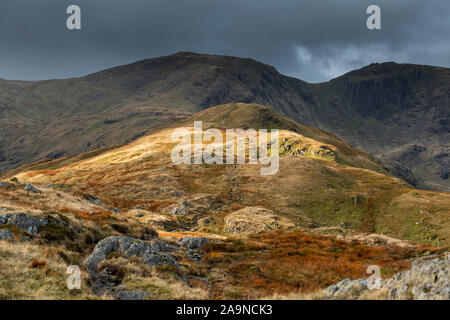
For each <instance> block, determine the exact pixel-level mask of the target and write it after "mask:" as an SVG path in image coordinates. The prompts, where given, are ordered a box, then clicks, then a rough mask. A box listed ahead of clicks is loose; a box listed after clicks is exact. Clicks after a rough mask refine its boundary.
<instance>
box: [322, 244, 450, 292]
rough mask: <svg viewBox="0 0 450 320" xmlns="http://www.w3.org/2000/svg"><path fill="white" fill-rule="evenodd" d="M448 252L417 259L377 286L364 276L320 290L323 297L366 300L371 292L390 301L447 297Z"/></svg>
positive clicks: (449, 286) (449, 271)
mask: <svg viewBox="0 0 450 320" xmlns="http://www.w3.org/2000/svg"><path fill="white" fill-rule="evenodd" d="M449 274H450V254H449V253H447V254H446V256H444V257H443V258H435V259H431V260H425V261H424V260H423V259H422V260H416V261H414V262H413V263H412V267H411V269H410V270H406V271H403V272H399V273H396V274H395V275H394V276H393V277H392V278H390V279H381V282H380V284H381V285H380V289H379V290H378V289H374V290H369V288H368V287H367V280H366V279H358V280H350V279H345V280H342V281H340V282H338V283H336V284H334V285H331V286H329V287H328V288H326V289H325V290H323V292H322V295H323V298H325V299H359V298H362V299H366V298H369V299H370V298H371V294H372V295H373V294H374V295H376V294H377V292H378V296H377V295H376V296H377V298H381V299H389V300H409V299H412V300H450V277H449Z"/></svg>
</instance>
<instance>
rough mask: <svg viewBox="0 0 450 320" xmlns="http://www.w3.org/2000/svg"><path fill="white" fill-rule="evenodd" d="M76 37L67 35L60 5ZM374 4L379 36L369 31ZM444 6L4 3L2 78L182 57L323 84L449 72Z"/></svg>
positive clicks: (240, 1) (263, 0) (237, 1)
mask: <svg viewBox="0 0 450 320" xmlns="http://www.w3.org/2000/svg"><path fill="white" fill-rule="evenodd" d="M70 4H77V5H79V6H80V7H81V10H82V30H81V31H69V30H67V29H66V26H65V21H66V18H67V15H66V13H65V12H66V8H67V6H68V5H70ZM370 4H377V5H379V6H380V7H381V10H382V30H376V31H371V30H368V29H367V28H366V18H367V14H366V13H365V11H366V8H367V7H368V5H370ZM449 15H450V1H448V0H429V1H422V0H385V1H376V0H367V1H366V0H339V1H337V0H226V1H225V0H221V1H218V0H70V1H68V0H52V1H51V0H1V3H0V77H4V78H8V79H48V78H63V77H73V76H80V75H84V74H87V73H90V72H95V71H98V70H100V69H104V68H107V67H111V66H116V65H120V64H125V63H128V62H132V61H135V60H140V59H145V58H149V57H155V56H161V55H167V54H172V53H175V52H178V51H193V52H202V53H214V54H226V55H235V56H241V57H250V58H253V59H256V60H259V61H262V62H265V63H268V64H271V65H274V66H275V67H276V68H277V69H278V70H279V71H280V72H281V73H284V74H287V75H291V76H296V77H299V78H302V79H304V80H307V81H313V82H314V81H323V80H328V79H329V78H331V77H334V76H337V75H340V74H342V73H344V72H347V71H349V70H351V69H354V68H359V67H362V66H364V65H367V64H369V63H372V62H381V61H397V62H408V63H418V64H431V65H440V66H447V67H450V40H449V37H448V34H450V22H449V21H450V19H449Z"/></svg>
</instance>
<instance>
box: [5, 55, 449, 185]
mask: <svg viewBox="0 0 450 320" xmlns="http://www.w3.org/2000/svg"><path fill="white" fill-rule="evenodd" d="M449 74H450V72H449V69H447V68H441V67H429V66H420V65H410V64H400V65H399V64H395V63H392V62H390V63H383V64H372V65H369V66H367V67H364V68H362V69H359V70H354V71H351V72H349V73H347V74H345V75H342V76H340V77H338V78H335V79H332V80H330V81H328V82H323V83H317V84H311V83H307V82H304V81H302V80H299V79H295V78H292V77H286V76H283V75H281V74H280V73H279V72H278V71H277V70H276V69H275V68H273V67H271V66H268V65H265V64H262V63H259V62H257V61H255V60H252V59H242V58H237V57H230V56H217V55H205V54H194V53H187V52H181V53H178V54H174V55H171V56H167V57H159V58H153V59H145V60H142V61H138V62H135V63H131V64H127V65H125V66H119V67H115V68H111V69H107V70H104V71H99V72H96V73H94V74H90V75H87V76H85V77H82V78H71V79H63V80H47V81H37V82H34V81H33V82H28V81H27V82H21V81H6V80H1V81H0V125H1V126H2V130H1V131H0V137H1V138H2V139H1V142H0V170H3V171H5V170H7V169H11V168H14V167H17V166H19V165H21V164H24V163H30V162H35V161H38V160H39V159H44V158H58V157H61V156H67V155H74V154H79V153H82V152H86V151H92V150H95V149H97V148H101V147H106V146H109V145H112V144H117V143H118V144H120V143H126V142H129V141H131V140H133V139H136V138H137V137H139V136H141V135H143V134H145V132H147V131H148V130H149V129H151V128H152V127H155V126H159V125H161V124H164V123H170V122H174V121H177V120H181V119H186V118H188V117H189V116H190V115H191V114H193V113H195V112H197V111H200V110H203V109H205V108H208V107H211V106H214V105H220V104H224V103H230V102H244V103H260V104H263V105H267V106H269V107H270V108H272V109H274V110H276V111H278V112H279V113H281V114H283V115H285V116H287V117H289V118H291V119H293V120H295V121H297V122H299V123H302V124H307V125H310V126H313V127H319V128H321V129H324V130H326V131H329V132H333V133H335V134H337V135H338V136H340V137H341V138H343V139H344V140H346V141H348V142H349V143H351V144H353V145H355V146H357V147H359V148H361V149H363V150H365V151H368V152H369V153H372V154H373V155H375V156H377V157H378V158H379V159H381V161H382V162H383V164H384V165H385V166H386V167H388V168H389V169H390V170H391V171H392V172H393V173H394V174H396V175H397V176H399V177H401V178H403V179H405V180H406V181H408V182H409V183H411V184H412V185H414V186H417V187H422V188H434V189H440V190H450V185H449V182H448V161H449V157H448V153H449V148H450V146H449V144H448V141H449V140H450V139H448V135H449V131H450V130H449V129H448V126H449V124H448V123H449V122H448V105H449V101H450V98H449V97H450V90H449V89H448V87H449V86H448V84H449V83H450V80H449V79H450V75H449ZM409 96H412V98H409ZM414 145H416V146H417V147H418V148H414V147H412V150H413V152H415V151H414V150H421V148H426V150H424V151H422V152H420V153H418V155H417V156H414V157H412V158H411V157H410V155H411V151H410V149H408V148H411V146H414Z"/></svg>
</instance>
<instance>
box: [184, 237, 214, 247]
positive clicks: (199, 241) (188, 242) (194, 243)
mask: <svg viewBox="0 0 450 320" xmlns="http://www.w3.org/2000/svg"><path fill="white" fill-rule="evenodd" d="M208 242H209V240H208V239H206V238H204V237H184V238H182V239H181V240H180V244H181V245H182V246H183V247H186V248H188V249H200V248H202V247H203V246H204V245H205V244H207V243H208Z"/></svg>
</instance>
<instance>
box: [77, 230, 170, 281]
mask: <svg viewBox="0 0 450 320" xmlns="http://www.w3.org/2000/svg"><path fill="white" fill-rule="evenodd" d="M162 243H163V241H162V240H160V239H156V240H152V241H150V242H146V241H143V240H139V239H136V238H132V237H126V236H112V237H108V238H105V239H103V240H101V241H100V242H99V243H98V244H97V245H96V246H95V248H94V251H93V252H92V254H91V255H90V256H89V257H88V258H87V260H86V263H85V265H86V268H87V269H88V272H89V274H90V275H96V274H97V273H98V265H99V263H100V262H101V261H103V260H105V259H106V258H107V256H108V255H109V254H111V253H113V252H119V253H121V254H122V255H123V256H124V257H125V258H127V259H128V258H131V257H133V256H136V257H142V258H143V261H144V263H145V264H148V265H162V264H172V265H175V266H177V267H178V264H177V263H176V262H175V261H174V259H173V257H172V256H171V255H170V254H166V253H164V252H163V250H161V248H162V247H163V246H164V245H163V244H162Z"/></svg>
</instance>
